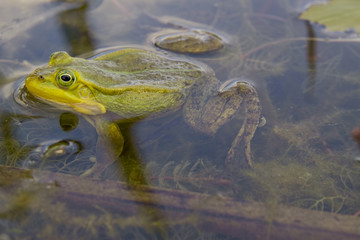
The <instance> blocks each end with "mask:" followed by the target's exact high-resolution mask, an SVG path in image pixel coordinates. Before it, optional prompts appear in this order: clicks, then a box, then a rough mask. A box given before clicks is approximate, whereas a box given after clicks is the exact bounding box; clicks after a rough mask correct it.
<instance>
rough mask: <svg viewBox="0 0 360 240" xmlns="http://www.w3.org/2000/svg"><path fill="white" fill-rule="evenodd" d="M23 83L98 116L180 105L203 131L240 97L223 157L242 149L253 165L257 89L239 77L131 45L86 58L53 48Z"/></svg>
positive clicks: (103, 128) (229, 113)
mask: <svg viewBox="0 0 360 240" xmlns="http://www.w3.org/2000/svg"><path fill="white" fill-rule="evenodd" d="M25 85H26V87H27V89H28V91H29V92H30V93H32V94H33V95H35V96H37V97H39V98H41V99H44V100H47V101H49V102H51V103H55V104H56V105H59V106H64V107H65V108H71V109H73V110H74V111H75V112H79V113H82V114H85V115H97V116H101V115H103V114H104V113H105V112H107V111H109V112H114V113H116V114H117V115H118V116H119V119H130V118H144V117H147V116H149V115H152V116H158V115H162V114H165V113H167V112H171V111H175V110H177V109H180V108H182V109H183V115H184V119H185V120H186V122H187V123H188V124H189V125H191V126H193V127H194V128H195V129H197V130H199V131H201V132H204V133H208V134H213V133H215V132H216V131H217V129H218V128H219V127H221V126H222V125H224V124H225V123H226V122H227V121H228V120H229V119H231V118H232V117H233V116H234V114H235V113H236V112H237V111H238V109H239V108H240V106H241V104H242V102H244V103H245V106H246V110H245V111H246V119H245V120H244V124H243V127H242V128H241V129H240V131H239V133H238V135H237V137H236V138H235V140H234V141H233V145H232V147H231V148H230V150H229V153H228V157H227V162H228V163H231V162H232V160H233V159H234V156H235V155H237V153H238V152H240V151H241V150H243V151H244V152H245V157H246V160H247V162H248V164H249V165H250V166H252V163H251V159H250V140H251V139H252V137H253V135H254V132H255V130H256V128H257V127H258V125H259V124H260V115H261V108H260V104H259V100H258V96H257V93H256V91H255V89H254V88H253V87H252V86H251V85H250V84H248V83H246V82H243V81H239V80H233V81H229V82H226V83H224V84H223V85H221V83H220V82H219V81H218V80H217V79H216V78H215V75H214V72H213V71H212V70H211V69H210V68H209V67H207V66H205V65H203V64H200V63H196V62H189V61H187V60H185V59H181V58H174V57H169V56H167V55H162V54H159V53H156V52H152V51H148V50H143V49H135V48H127V49H122V50H119V51H115V52H112V53H108V54H105V55H102V56H99V57H96V58H94V59H91V60H86V59H81V58H72V57H70V56H69V55H68V54H67V53H65V52H56V53H53V54H52V56H51V58H50V62H49V64H48V66H44V67H41V68H39V69H37V70H35V71H34V73H32V74H30V75H29V76H28V77H27V78H26V80H25ZM103 123H104V121H103V119H102V121H94V123H93V124H94V126H95V127H96V128H97V130H98V132H99V134H101V135H103V136H104V137H106V135H108V137H109V138H110V139H111V141H117V142H121V143H119V144H117V145H121V146H120V148H122V144H123V140H122V136H121V133H120V131H119V129H118V128H117V127H116V124H103ZM109 133H110V134H109ZM241 140H243V141H242V142H243V144H240V142H241ZM119 152H121V150H119V151H118V152H117V153H119Z"/></svg>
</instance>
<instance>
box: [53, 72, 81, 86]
mask: <svg viewBox="0 0 360 240" xmlns="http://www.w3.org/2000/svg"><path fill="white" fill-rule="evenodd" d="M75 80H76V78H75V75H74V74H73V73H72V72H70V71H66V70H65V71H60V72H59V73H58V74H57V76H56V81H57V83H58V84H59V86H60V87H70V86H71V85H73V84H74V82H75Z"/></svg>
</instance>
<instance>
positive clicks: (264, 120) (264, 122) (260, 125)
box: [258, 116, 266, 127]
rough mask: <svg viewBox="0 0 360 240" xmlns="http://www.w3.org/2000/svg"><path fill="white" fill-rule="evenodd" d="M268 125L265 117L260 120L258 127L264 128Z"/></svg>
mask: <svg viewBox="0 0 360 240" xmlns="http://www.w3.org/2000/svg"><path fill="white" fill-rule="evenodd" d="M265 125H266V118H265V117H264V116H261V117H260V119H259V124H258V127H263V126H265Z"/></svg>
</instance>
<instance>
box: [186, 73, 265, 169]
mask: <svg viewBox="0 0 360 240" xmlns="http://www.w3.org/2000/svg"><path fill="white" fill-rule="evenodd" d="M203 94H209V92H206V90H205V91H204V93H203ZM198 95H199V94H198ZM186 104H187V105H185V111H186V112H185V120H186V121H187V122H188V123H189V124H190V125H192V126H193V127H195V128H196V129H198V130H200V131H202V132H205V133H208V134H213V133H215V132H216V131H217V130H218V129H219V128H220V127H221V126H222V125H224V124H225V123H226V122H228V121H229V120H230V119H232V118H233V117H234V115H235V113H236V112H238V110H239V109H240V106H241V104H244V105H245V119H244V122H243V124H242V127H241V128H240V130H239V132H238V133H237V135H236V137H235V139H234V140H233V142H232V145H231V148H230V149H229V151H228V155H227V157H226V160H225V165H226V166H227V167H228V168H232V167H233V166H234V165H236V161H237V160H238V159H239V158H241V154H244V155H245V159H246V161H247V163H248V165H249V166H250V167H253V164H252V161H251V149H250V141H251V139H252V138H253V136H254V133H255V131H256V129H257V127H258V126H261V125H263V124H264V122H265V119H264V118H262V117H261V106H260V101H259V98H258V94H257V92H256V90H255V88H254V87H253V86H252V85H250V84H249V83H248V82H245V81H243V80H240V79H235V80H229V81H227V82H225V83H224V84H222V85H221V86H220V87H219V89H218V90H217V92H216V94H212V96H210V97H208V98H204V95H201V94H200V96H197V95H196V96H193V95H192V96H191V99H190V100H188V101H187V103H186Z"/></svg>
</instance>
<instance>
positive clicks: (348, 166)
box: [0, 0, 360, 239]
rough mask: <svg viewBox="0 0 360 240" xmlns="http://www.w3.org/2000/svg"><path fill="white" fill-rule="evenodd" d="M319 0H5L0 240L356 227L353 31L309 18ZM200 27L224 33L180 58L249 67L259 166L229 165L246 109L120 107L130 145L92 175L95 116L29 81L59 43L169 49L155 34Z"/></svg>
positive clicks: (313, 234)
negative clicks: (217, 112) (186, 113)
mask: <svg viewBox="0 0 360 240" xmlns="http://www.w3.org/2000/svg"><path fill="white" fill-rule="evenodd" d="M310 2H311V1H310V0H308V1H306V0H226V1H218V0H198V1H190V0H178V1H171V0H147V1H141V0H127V1H120V0H15V1H14V0H2V3H1V4H2V7H1V8H2V10H3V11H2V14H1V16H0V84H1V97H0V101H1V108H0V120H1V121H0V150H1V151H0V164H1V166H0V192H1V194H0V202H1V207H0V239H304V236H310V238H309V239H357V238H358V237H359V236H360V232H359V229H360V228H359V226H360V221H359V217H358V216H359V215H360V214H359V211H360V163H359V161H360V160H359V159H360V150H359V147H358V146H357V144H356V142H355V141H354V140H353V139H352V137H351V131H352V129H354V128H355V127H356V126H359V125H360V121H359V119H360V107H359V102H360V81H359V79H358V76H359V74H360V72H359V68H358V63H359V61H360V42H359V39H358V37H357V36H356V34H355V33H353V32H351V31H349V32H346V33H333V32H329V31H326V30H325V28H324V27H323V26H320V25H317V24H312V23H309V22H307V21H304V20H300V19H299V15H300V14H301V12H302V11H304V10H305V9H306V6H307V5H308V4H309V3H310ZM198 26H200V28H205V29H206V30H208V31H212V32H214V33H216V34H218V35H219V36H221V37H222V38H223V39H224V40H225V46H224V47H223V48H221V49H220V50H217V51H212V52H209V53H202V54H178V56H180V57H184V58H186V59H189V61H190V62H191V61H193V59H194V61H195V62H202V63H205V64H206V65H208V66H209V67H211V68H212V69H213V70H214V72H215V74H216V77H217V78H218V79H219V80H220V81H221V82H226V80H229V79H235V78H239V79H245V80H246V81H248V82H249V83H251V84H252V85H253V86H254V87H255V89H256V91H257V93H258V95H259V99H260V104H261V106H262V115H263V116H264V118H266V124H265V126H263V127H259V128H257V130H256V132H255V135H254V137H253V139H252V141H251V158H252V162H253V165H254V167H253V168H250V167H249V166H248V165H247V163H246V159H245V156H244V154H243V155H241V154H240V155H241V156H239V157H238V158H237V159H236V160H237V161H236V164H234V166H233V167H230V168H229V167H226V164H225V158H226V156H227V152H228V150H229V148H230V147H231V144H232V141H233V140H234V138H235V136H236V134H237V133H238V131H239V129H241V126H242V123H243V121H244V118H245V112H246V109H245V106H242V107H241V108H240V111H238V113H236V115H235V117H234V118H233V119H232V120H231V121H229V122H228V123H227V124H225V125H224V126H221V127H220V128H219V130H218V131H217V132H216V133H215V134H213V135H205V134H203V133H200V132H198V131H196V130H195V129H194V128H192V127H190V126H189V125H188V124H187V123H186V121H184V119H183V116H182V112H181V111H175V112H172V113H171V114H166V115H164V116H161V117H158V118H150V119H146V118H144V119H141V120H137V121H132V120H129V119H126V120H121V121H118V120H119V119H117V118H116V116H113V115H111V116H109V118H111V120H114V122H115V121H118V127H119V129H120V130H121V133H122V135H123V137H124V148H123V151H122V153H121V156H120V157H119V159H118V160H117V161H116V162H114V163H113V164H111V165H110V166H107V168H106V169H105V170H104V171H102V172H101V175H100V177H99V176H98V177H94V176H93V175H92V171H93V169H94V168H96V166H97V164H98V162H99V161H100V160H99V159H101V158H106V156H107V155H108V154H107V152H110V151H112V149H111V147H109V146H103V147H102V148H100V147H99V146H97V145H99V144H97V143H98V139H100V137H98V133H97V130H96V129H95V128H94V127H93V125H92V124H91V121H89V117H88V116H85V115H83V114H79V113H77V112H71V111H68V110H61V109H58V108H56V107H54V106H50V105H49V104H47V103H44V102H41V101H39V100H38V99H37V98H34V97H32V96H31V95H30V94H29V93H28V92H27V91H26V89H24V80H25V77H26V76H27V75H28V74H30V73H31V72H33V71H34V69H35V68H37V67H39V66H41V65H44V64H47V62H48V61H49V60H48V59H49V56H50V55H51V54H52V53H53V52H55V51H67V52H68V53H69V54H70V55H71V56H81V57H85V58H87V57H91V56H94V55H96V54H98V53H99V52H103V51H106V52H109V51H112V50H113V49H119V48H121V47H127V46H131V47H134V46H135V47H143V48H146V49H151V50H152V51H161V52H165V53H164V54H168V53H166V51H164V50H159V49H156V47H155V46H153V44H152V43H151V41H150V39H151V36H153V35H152V34H154V33H155V32H158V31H163V30H164V29H167V28H176V29H179V28H189V27H190V28H191V27H198ZM243 105H244V104H243ZM245 120H246V119H245ZM242 143H244V140H242ZM311 219H316V221H315V220H311ZM334 219H341V221H340V220H338V221H336V220H334ZM312 221H314V222H312ZM345 226H346V227H345ZM306 234H308V235H306Z"/></svg>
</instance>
